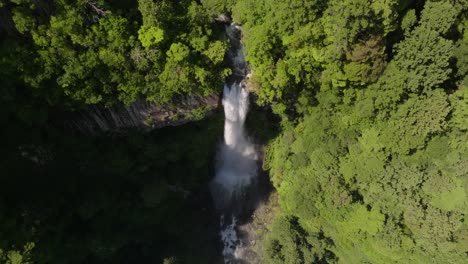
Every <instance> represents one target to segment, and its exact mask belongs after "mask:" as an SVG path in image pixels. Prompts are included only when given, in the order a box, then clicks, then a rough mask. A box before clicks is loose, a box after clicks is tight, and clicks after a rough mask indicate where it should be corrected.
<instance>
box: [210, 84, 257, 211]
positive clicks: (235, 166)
mask: <svg viewBox="0 0 468 264" xmlns="http://www.w3.org/2000/svg"><path fill="white" fill-rule="evenodd" d="M248 96H249V93H248V91H247V89H246V88H245V87H244V85H243V84H236V83H234V84H232V85H231V86H230V87H229V86H227V85H225V86H224V95H223V107H224V114H225V121H224V142H223V144H222V145H221V146H220V150H219V152H218V160H217V162H218V164H217V171H216V177H215V178H214V180H213V182H212V192H213V193H214V198H215V203H216V206H217V207H218V208H225V207H229V206H231V202H232V201H233V200H235V199H236V198H238V196H239V195H241V194H242V193H241V192H242V189H243V187H245V186H248V185H249V184H250V183H251V181H252V179H253V178H254V177H255V175H256V173H257V166H256V161H257V152H256V150H255V146H254V145H253V144H252V143H251V142H250V141H249V139H248V138H247V136H246V133H245V130H244V122H245V118H246V115H247V110H248V98H249V97H248Z"/></svg>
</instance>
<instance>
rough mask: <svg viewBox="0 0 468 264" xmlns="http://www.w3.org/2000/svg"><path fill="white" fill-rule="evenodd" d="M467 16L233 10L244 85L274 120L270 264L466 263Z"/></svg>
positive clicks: (397, 9)
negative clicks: (240, 37) (277, 212)
mask: <svg viewBox="0 0 468 264" xmlns="http://www.w3.org/2000/svg"><path fill="white" fill-rule="evenodd" d="M282 5H284V6H282ZM466 6H468V5H467V3H466V2H463V3H461V2H449V1H426V2H425V3H417V4H412V3H409V2H408V3H405V2H404V1H361V0H355V1H333V0H332V1H327V2H326V3H324V2H323V1H307V2H306V1H288V2H284V3H277V2H276V1H268V0H264V1H255V2H254V1H247V0H246V1H242V0H240V1H237V3H236V4H235V5H233V6H232V12H233V17H234V18H235V19H237V20H238V21H239V22H241V23H242V24H243V26H244V34H245V38H244V41H245V46H246V53H247V58H248V61H249V63H250V66H251V67H252V71H253V77H252V81H251V82H252V83H251V85H252V87H253V88H254V89H255V90H256V91H258V96H259V102H260V103H272V104H273V109H274V110H275V111H276V112H277V113H278V114H280V115H281V116H282V117H283V132H282V135H281V136H279V137H278V138H277V139H275V140H274V141H273V142H272V143H271V145H270V150H269V153H268V154H269V155H268V160H267V162H266V168H267V169H269V170H270V173H271V177H272V181H273V183H274V185H275V187H276V189H277V190H278V192H279V195H280V204H281V208H282V211H283V213H282V215H281V216H279V217H278V219H277V221H276V222H275V223H274V224H273V225H272V226H271V227H270V228H271V233H270V235H269V237H268V238H267V239H266V241H265V244H264V257H265V261H266V262H267V263H313V262H326V263H335V262H337V263H465V262H466V261H467V260H468V251H467V249H466V244H467V243H468V240H467V239H468V236H467V234H468V233H467V230H468V225H467V223H466V215H467V213H468V199H467V191H468V189H467V188H468V171H467V166H468V159H467V157H468V145H467V142H468V137H467V134H466V133H467V128H468V127H467V120H468V119H467V118H468V112H467V96H468V94H467V88H466V86H467V85H468V84H467V83H466V81H467V77H466V76H467V71H466V69H465V68H466V66H467V64H466V52H467V49H466V47H467V46H466V45H467V40H468V39H467V31H466V27H465V26H466V23H467V13H466V10H465V9H464V8H466Z"/></svg>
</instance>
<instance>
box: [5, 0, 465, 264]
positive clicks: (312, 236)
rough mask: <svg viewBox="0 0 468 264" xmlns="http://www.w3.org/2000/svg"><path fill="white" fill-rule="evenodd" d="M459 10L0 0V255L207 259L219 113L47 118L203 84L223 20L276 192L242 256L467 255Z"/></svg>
mask: <svg viewBox="0 0 468 264" xmlns="http://www.w3.org/2000/svg"><path fill="white" fill-rule="evenodd" d="M467 8H468V2H467V1H466V0H440V1H437V0H425V1H424V0H414V1H411V0H373V1H368V0H344V1H343V0H310V1H303V0H300V1H299V0H288V1H274V0H257V1H252V0H197V1H195V0H181V1H170V0H138V1H130V0H125V1H105V0H96V1H91V0H79V1H70V0H57V1H52V0H3V1H1V2H0V37H1V38H0V89H1V93H0V121H1V123H2V124H3V126H2V129H1V130H0V135H1V138H2V140H3V144H2V147H1V148H0V157H1V158H0V263H6V264H33V263H34V264H35V263H77V264H78V263H80V264H81V263H164V264H175V263H223V258H222V255H221V253H220V251H221V248H220V247H221V245H220V243H219V235H218V218H217V216H216V212H215V210H214V209H213V201H212V198H211V196H210V193H209V190H208V183H209V181H210V180H211V179H212V178H213V176H214V173H215V172H214V171H215V169H214V164H215V162H214V159H215V155H216V151H217V146H218V143H219V142H220V141H221V140H222V134H223V120H224V119H223V115H222V111H221V110H218V111H215V112H214V113H213V114H212V115H211V116H206V117H204V116H203V115H204V114H205V113H204V112H203V111H201V110H200V111H198V110H195V112H196V113H195V114H196V115H197V118H196V120H199V121H196V122H191V123H189V124H184V125H181V126H174V127H164V128H158V129H154V130H152V131H149V132H148V131H146V130H145V131H142V130H139V129H138V128H135V129H126V130H125V131H118V132H115V131H114V132H102V133H97V134H93V135H87V134H85V133H82V132H80V131H76V130H74V129H72V128H70V127H67V126H65V125H64V124H65V123H66V122H67V121H68V120H67V119H68V118H70V117H72V116H73V113H76V111H87V109H89V108H90V107H96V106H99V107H111V106H112V107H124V106H128V105H131V104H132V103H135V102H136V101H138V100H144V101H146V102H149V103H152V104H166V105H171V106H172V107H175V108H177V103H178V102H180V101H181V98H190V97H193V96H210V95H220V94H221V93H222V90H223V82H224V81H225V79H226V78H227V77H228V76H230V75H231V74H232V73H233V72H232V67H231V65H230V63H231V62H230V61H229V59H228V58H227V56H226V54H227V52H228V49H229V46H230V42H229V38H228V37H227V36H226V34H225V28H224V27H225V24H226V23H228V22H229V23H230V22H231V21H232V22H234V23H236V24H238V25H240V26H241V28H242V39H241V44H242V45H243V52H244V54H245V59H246V62H247V63H248V70H249V74H248V77H249V78H248V80H247V81H246V84H245V85H246V87H247V88H248V89H249V90H250V92H251V94H252V97H251V98H253V99H252V100H251V101H252V102H251V107H250V108H251V109H250V113H249V115H248V117H247V121H246V128H247V130H248V133H249V134H250V135H252V136H253V137H255V138H256V140H257V141H258V142H256V143H259V144H261V145H262V149H264V150H265V155H264V157H263V155H262V159H263V169H264V170H265V174H268V175H269V177H270V181H271V183H272V185H273V186H274V196H273V197H275V199H276V197H277V198H278V203H277V204H276V202H275V203H274V205H267V206H266V207H267V208H269V207H268V206H274V207H275V208H274V211H275V212H277V213H275V214H272V215H271V216H269V217H273V218H274V219H264V218H262V217H263V216H259V217H258V219H264V221H265V225H264V226H262V230H263V231H262V232H263V233H262V234H264V235H262V236H261V238H262V241H256V243H259V245H261V246H258V247H257V248H258V250H259V251H261V252H260V253H259V254H261V260H259V261H260V262H261V263H288V264H289V263H291V264H295V263H297V264H300V263H377V264H380V263H389V264H390V263H421V264H423V263H424V264H426V263H437V264H439V263H467V262H468V246H467V245H468V221H467V219H466V217H467V215H468V198H467V195H468V134H467V130H468V91H467V86H468V77H467V74H468V29H467V26H468V12H467ZM222 14H224V15H225V16H220V15H222ZM202 108H203V107H201V108H200V109H202ZM197 111H198V112H197ZM199 112H200V113H199ZM175 118H177V117H175ZM269 210H270V209H269ZM272 210H273V209H272ZM257 221H259V220H257ZM256 225H258V226H261V223H258V222H256ZM259 232H260V231H259ZM256 250H257V249H256Z"/></svg>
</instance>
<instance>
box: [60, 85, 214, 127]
mask: <svg viewBox="0 0 468 264" xmlns="http://www.w3.org/2000/svg"><path fill="white" fill-rule="evenodd" d="M219 105H220V97H219V95H217V94H212V95H209V96H200V95H195V96H191V97H187V98H182V99H179V100H177V101H176V102H174V103H173V104H163V105H158V104H153V103H148V102H147V101H145V100H142V99H141V100H137V101H136V102H135V103H133V104H131V105H129V106H124V105H121V106H113V107H108V108H106V107H103V106H100V105H96V106H90V107H88V108H87V109H84V110H80V111H77V112H75V113H74V114H73V117H72V118H70V119H69V120H70V121H67V124H66V125H67V126H68V127H71V128H73V129H77V130H79V131H81V132H82V133H85V134H91V135H95V134H98V133H102V132H124V131H125V130H127V129H130V128H138V129H141V130H144V131H149V130H151V129H154V128H160V127H165V126H176V125H181V124H185V123H188V122H191V121H197V120H200V119H203V118H205V117H206V116H208V115H210V114H212V113H213V112H214V111H215V110H216V109H217V108H218V106H219Z"/></svg>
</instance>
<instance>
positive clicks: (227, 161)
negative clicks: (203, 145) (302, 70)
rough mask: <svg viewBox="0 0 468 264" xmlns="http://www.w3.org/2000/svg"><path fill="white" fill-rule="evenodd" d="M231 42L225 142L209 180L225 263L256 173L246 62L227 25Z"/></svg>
mask: <svg viewBox="0 0 468 264" xmlns="http://www.w3.org/2000/svg"><path fill="white" fill-rule="evenodd" d="M226 33H227V35H228V37H229V38H230V41H231V48H230V50H229V53H228V57H229V59H230V60H231V65H232V67H233V75H232V76H230V77H229V78H228V79H227V81H226V84H225V85H224V91H223V100H222V103H223V107H224V115H225V121H224V141H223V142H222V143H221V145H220V147H219V151H218V154H217V161H216V162H217V164H216V175H215V177H214V179H213V180H212V182H211V186H210V187H211V192H212V196H213V200H214V203H215V206H216V208H217V209H218V210H220V211H221V212H222V214H221V219H220V226H221V232H220V236H221V240H222V243H223V246H224V248H223V256H224V261H225V263H233V261H235V260H236V259H238V258H239V257H240V256H238V254H237V253H238V251H237V250H236V249H237V248H238V247H240V246H242V245H240V244H241V241H240V239H239V237H238V234H237V231H236V225H237V222H238V217H239V214H240V213H241V212H240V211H241V208H242V204H243V202H245V196H246V193H247V192H248V189H249V187H251V186H252V184H253V183H254V180H255V178H256V175H257V169H258V164H257V160H258V155H257V150H256V148H255V145H254V144H253V143H252V142H251V141H250V140H249V138H248V137H247V134H246V131H245V128H244V123H245V119H246V116H247V112H248V108H249V91H248V90H247V88H246V87H245V80H244V79H245V76H246V68H247V67H246V63H245V60H244V54H243V51H242V45H240V27H239V26H237V25H235V24H231V25H229V26H226Z"/></svg>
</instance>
